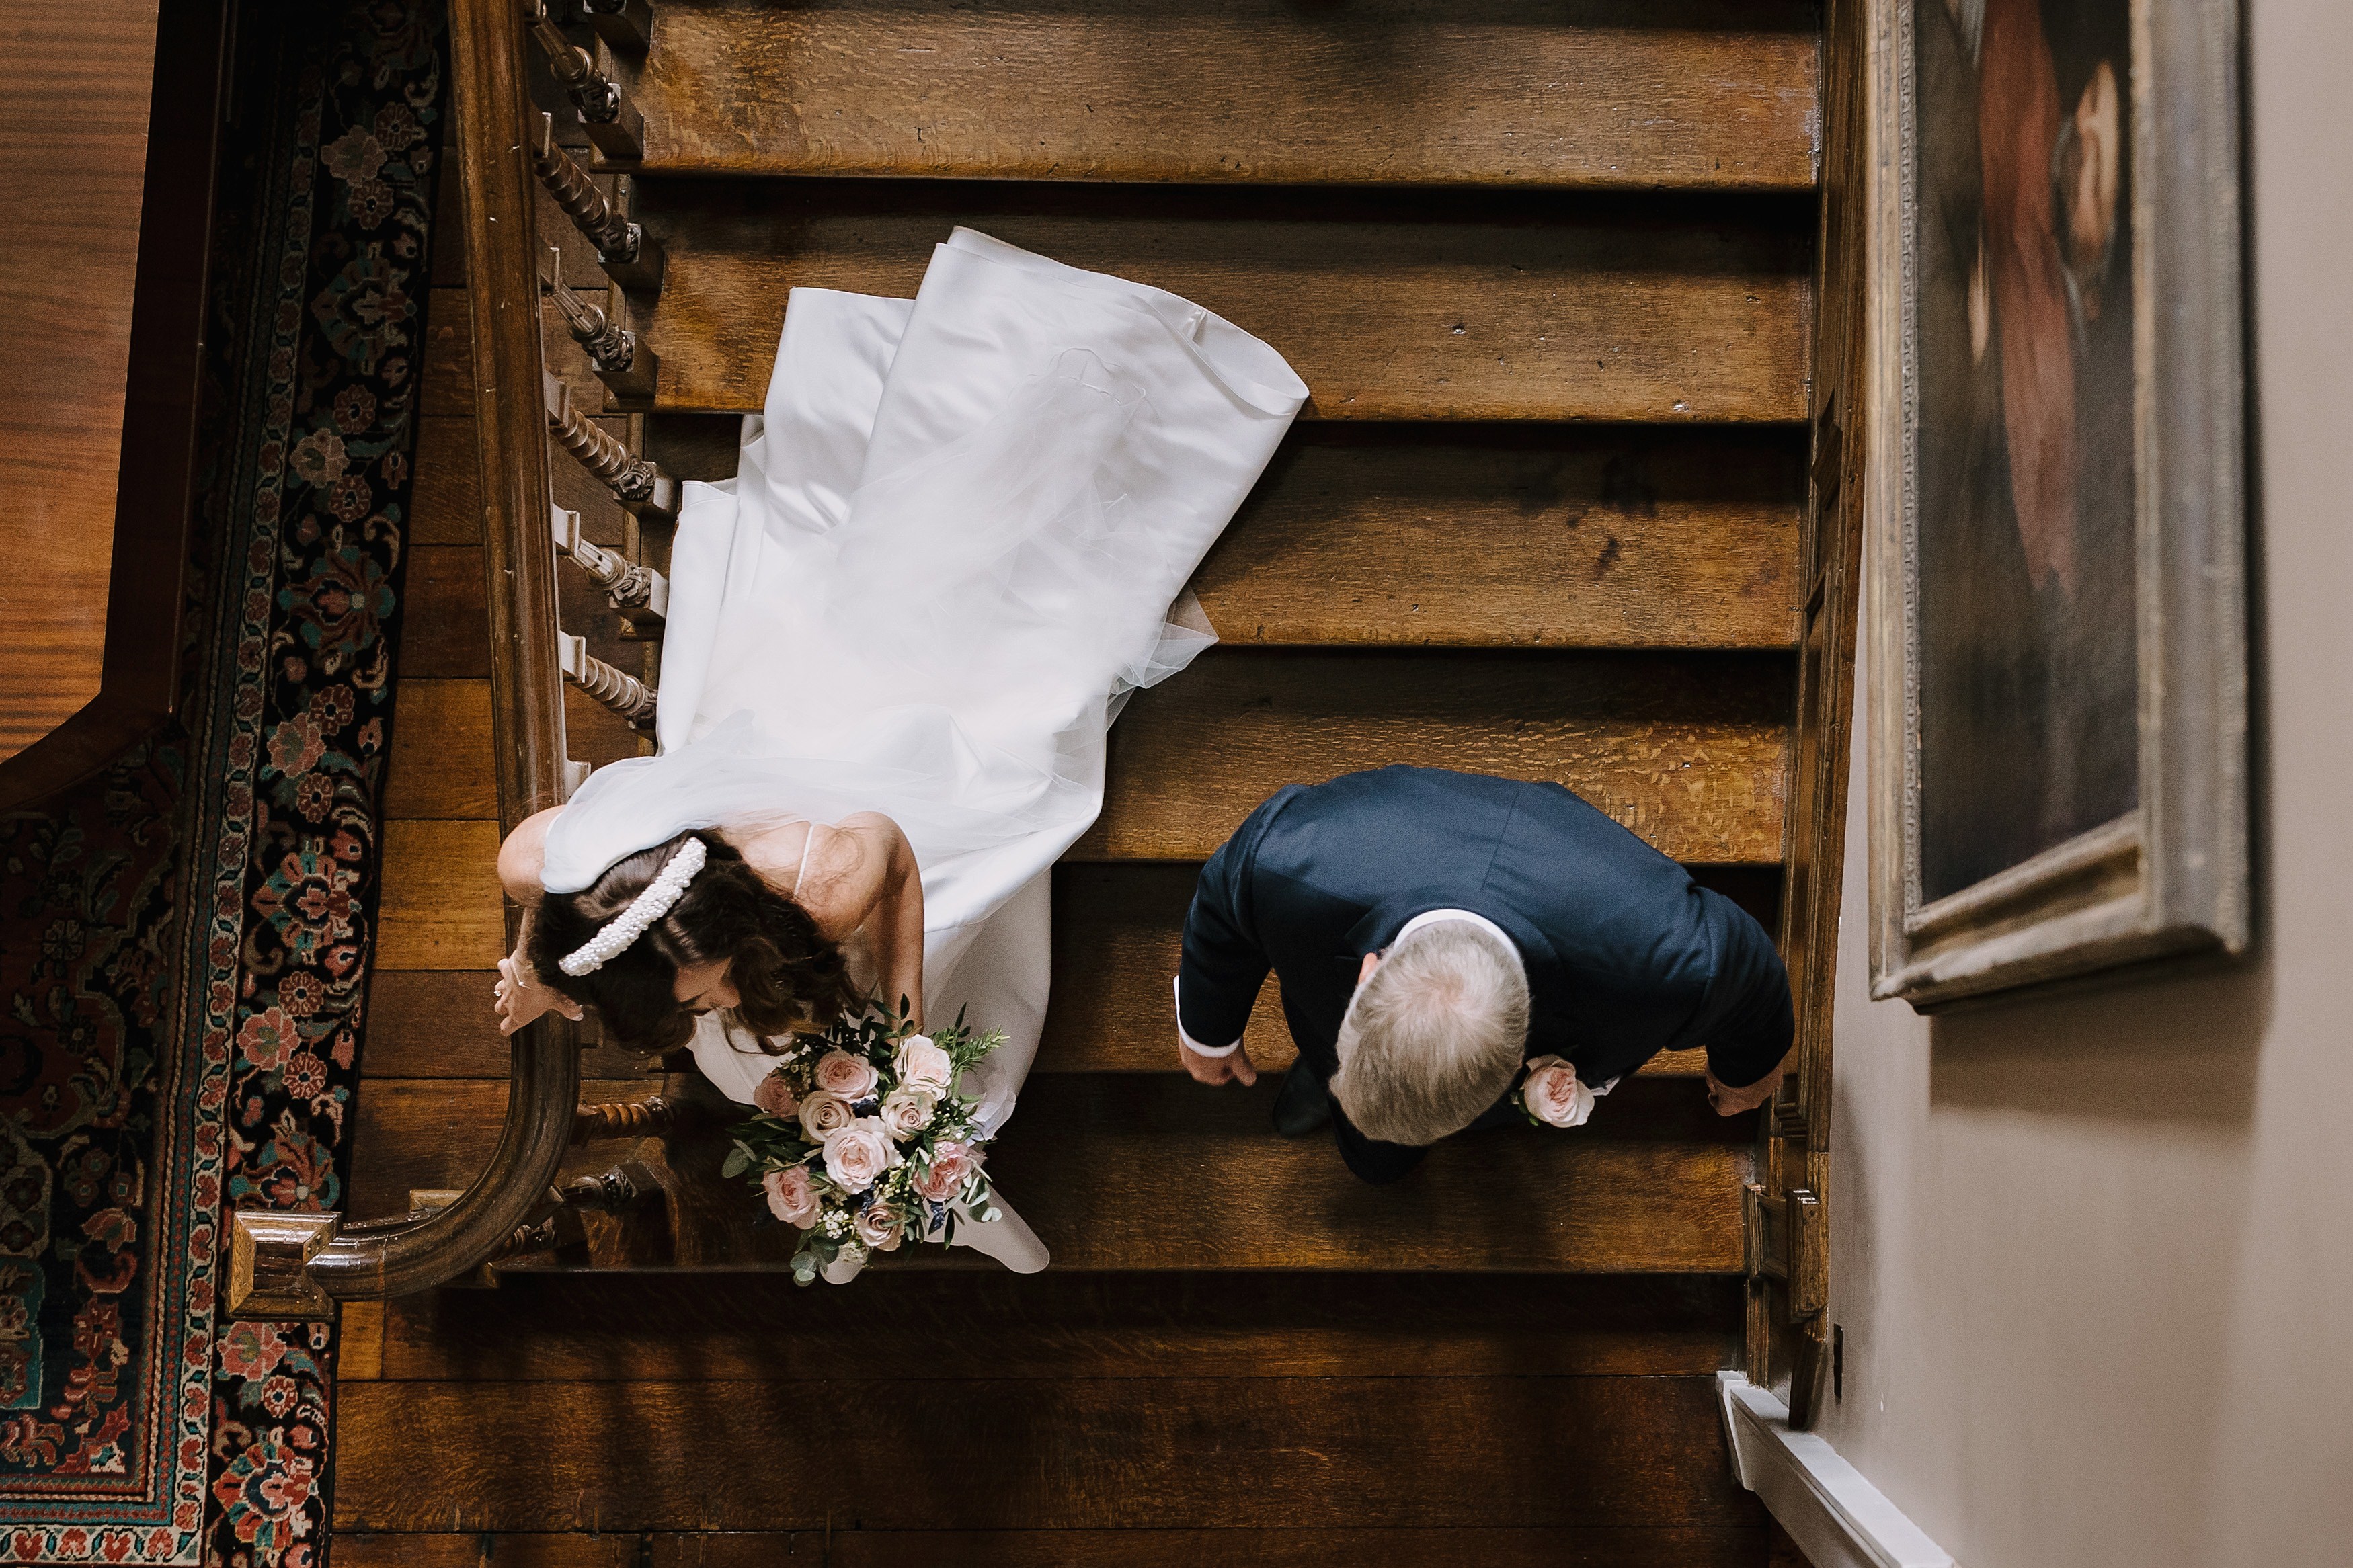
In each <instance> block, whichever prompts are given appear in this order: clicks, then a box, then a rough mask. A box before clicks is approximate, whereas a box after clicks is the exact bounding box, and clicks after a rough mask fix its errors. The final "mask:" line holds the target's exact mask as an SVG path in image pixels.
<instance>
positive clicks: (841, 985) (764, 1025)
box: [524, 833, 860, 1052]
mask: <svg viewBox="0 0 2353 1568" xmlns="http://www.w3.org/2000/svg"><path fill="white" fill-rule="evenodd" d="M689 838H700V839H701V840H702V847H703V853H704V858H703V863H702V870H700V871H697V872H696V873H695V874H694V879H693V880H692V881H691V882H689V883H688V884H687V885H686V891H685V892H684V893H682V894H681V895H680V896H679V900H678V902H676V903H674V904H672V905H671V906H670V911H669V912H668V913H667V914H665V915H663V916H662V918H661V919H659V920H658V921H655V922H654V923H653V924H652V925H650V926H648V927H647V928H646V931H645V933H644V934H643V935H641V936H639V937H638V940H637V941H635V942H631V943H630V944H629V945H628V947H626V948H624V949H622V950H621V951H620V952H617V953H616V954H614V955H613V956H612V957H611V958H608V959H607V960H606V961H605V963H603V965H602V966H600V967H598V968H596V969H593V970H590V971H589V972H588V973H586V974H576V975H575V974H566V973H564V970H563V968H562V964H563V961H564V956H565V954H566V953H568V952H573V951H574V950H575V949H577V948H579V947H580V946H582V945H583V944H584V943H586V942H587V941H588V939H589V938H590V937H593V936H595V935H596V932H597V931H599V930H601V929H602V928H603V926H604V925H605V922H606V921H609V920H611V919H613V918H614V917H615V916H616V915H618V914H619V913H620V912H621V911H622V910H626V909H628V907H629V904H630V902H631V900H635V899H636V898H637V896H638V894H639V893H641V892H643V891H645V889H646V886H647V884H649V883H650V882H651V881H652V880H653V879H655V878H656V877H658V876H659V875H660V874H661V869H662V868H663V867H664V866H667V865H669V864H670V857H671V856H673V855H675V854H677V853H678V851H679V849H680V847H681V846H683V845H684V844H685V843H686V841H687V840H688V839H689ZM524 956H525V957H527V958H528V959H530V960H531V966H532V968H533V969H534V970H536V971H538V973H539V977H540V980H541V982H542V983H543V984H546V985H549V986H552V987H553V988H554V989H555V990H557V991H560V992H562V993H563V994H565V995H566V996H569V997H571V998H572V999H573V1000H574V1001H575V1002H578V1003H580V1004H582V1005H585V1006H590V1007H594V1008H596V1011H597V1013H598V1014H599V1015H600V1016H602V1017H603V1018H604V1020H605V1024H606V1026H607V1028H609V1029H611V1030H612V1032H613V1034H614V1035H615V1037H617V1039H618V1040H619V1042H620V1043H621V1044H622V1045H624V1046H627V1047H629V1048H631V1049H633V1050H638V1051H645V1052H655V1051H668V1050H675V1049H677V1048H678V1047H681V1046H682V1045H684V1044H686V1042H687V1038H688V1037H690V1036H691V1035H692V1034H693V1033H694V1015H693V1014H692V1013H691V1012H690V1011H688V1010H687V1009H686V1008H685V1007H683V1006H681V1005H679V1001H678V994H677V992H676V990H675V987H676V985H677V984H678V973H679V971H680V970H681V969H685V968H689V967H691V966H692V965H695V964H700V963H717V962H719V961H720V960H723V959H724V960H726V961H727V965H728V977H729V978H730V979H731V980H733V982H734V983H735V990H736V992H737V994H739V995H740V996H741V997H742V1002H741V1005H738V1006H736V1007H734V1008H733V1009H731V1010H729V1011H728V1012H727V1013H726V1014H725V1015H724V1017H725V1020H726V1021H727V1022H728V1023H729V1024H730V1025H741V1026H744V1028H746V1029H749V1030H750V1031H751V1032H752V1033H753V1034H754V1035H755V1036H757V1037H759V1039H760V1040H761V1042H762V1044H763V1045H765V1044H766V1043H767V1041H768V1040H769V1038H770V1037H774V1036H780V1035H785V1034H789V1033H791V1032H792V1031H794V1030H797V1029H808V1028H812V1027H822V1026H825V1025H827V1024H829V1023H831V1022H833V1020H834V1019H836V1018H838V1017H839V1016H841V1014H842V1013H843V1012H844V1011H845V1010H846V1009H850V1008H854V1007H856V1006H857V1005H858V1004H859V1001H860V998H859V994H858V989H857V987H856V986H855V985H854V984H851V982H850V978H849V966H848V965H847V964H846V963H844V962H843V961H842V956H841V949H840V947H839V944H837V943H835V942H830V941H828V940H827V938H826V936H825V934H824V933H823V932H821V931H818V927H817V921H814V920H812V919H810V918H809V913H808V911H807V910H804V909H803V908H801V907H800V905H798V904H797V903H795V902H794V901H793V900H790V899H788V898H786V896H785V895H784V894H782V893H779V892H777V891H776V889H773V888H771V887H769V886H768V885H767V884H766V883H765V882H763V881H762V880H760V877H759V873H757V872H755V871H754V870H753V869H752V868H751V867H750V866H749V865H747V864H746V863H745V862H744V857H743V856H742V855H740V854H738V853H736V851H735V849H734V847H733V846H731V845H729V844H728V843H726V842H725V841H724V840H723V839H722V838H720V837H718V835H716V834H713V833H684V834H681V835H680V836H679V837H676V838H673V839H671V840H670V841H669V842H668V843H665V844H657V845H655V846H654V847H652V848H650V849H641V850H639V851H638V853H636V854H635V855H631V856H629V857H628V858H625V859H620V860H616V861H615V862H613V864H612V865H611V866H610V867H608V868H606V871H605V874H604V875H603V876H601V877H599V878H597V879H596V882H595V883H594V884H593V885H591V886H589V887H587V888H586V889H582V890H581V891H579V892H576V893H550V894H548V895H547V896H546V897H545V898H543V900H541V901H540V905H539V908H538V910H536V911H535V912H534V913H533V917H532V922H531V940H530V942H529V943H528V944H527V946H526V950H525V952H524ZM769 1048H770V1049H772V1050H774V1049H776V1048H778V1047H769Z"/></svg>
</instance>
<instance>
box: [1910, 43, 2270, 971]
mask: <svg viewBox="0 0 2353 1568" xmlns="http://www.w3.org/2000/svg"><path fill="white" fill-rule="evenodd" d="M1874 26H1875V29H1876V32H1877V39H1876V42H1877V44H1878V47H1876V48H1875V49H1874V51H1873V57H1874V60H1875V62H1876V64H1875V80H1874V82H1873V92H1874V108H1873V135H1874V137H1875V138H1876V139H1877V140H1876V142H1875V144H1874V151H1875V154H1876V155H1875V156H1874V158H1873V166H1874V168H1875V170H1876V171H1877V174H1876V183H1877V186H1878V188H1877V189H1875V190H1873V192H1871V193H1870V199H1871V200H1872V201H1873V211H1874V221H1873V237H1874V243H1873V264H1872V265H1873V300H1872V308H1871V316H1872V321H1871V331H1872V332H1873V350H1872V367H1873V368H1872V375H1873V387H1872V390H1871V394H1870V395H1871V398H1872V401H1873V418H1872V432H1871V437H1870V438H1871V440H1872V442H1873V451H1872V461H1871V463H1870V465H1869V468H1868V469H1867V471H1868V472H1869V473H1870V474H1871V475H1872V476H1873V486H1874V488H1873V496H1872V507H1871V515H1872V518H1873V536H1872V541H1871V542H1872V546H1873V553H1872V567H1871V578H1870V587H1871V593H1870V596H1869V608H1868V615H1869V621H1868V624H1867V625H1866V626H1865V628H1864V633H1863V635H1864V637H1865V638H1866V646H1867V647H1869V649H1870V655H1869V658H1870V664H1871V670H1872V676H1871V679H1872V688H1873V707H1872V731H1871V758H1872V764H1871V765H1872V775H1873V805H1874V806H1875V808H1876V809H1874V810H1873V813H1872V847H1871V858H1872V894H1873V896H1872V919H1873V951H1872V959H1873V962H1872V990H1873V995H1874V996H1877V997H1883V998H1884V997H1897V996H1900V997H1903V998H1905V999H1906V1000H1908V1001H1910V1002H1911V1003H1913V1005H1915V1006H1917V1007H1921V1008H1924V1009H1926V1008H1931V1007H1935V1006H1937V1005H1944V1004H1947V1003H1951V1002H1955V1001H1957V1000H1960V999H1963V998H1966V997H1971V996H1977V995H1980V994H1987V993H1990V992H1999V991H2007V990H2010V989H2012V988H2015V987H2020V986H2025V985H2033V984H2044V983H2049V982H2053V981H2058V980H2063V979H2069V978H2073V977H2077V976H2082V975H2084V974H2087V973H2092V972H2094V971H2099V970H2105V969H2112V968H2116V967H2119V966H2125V965H2144V964H2148V963H2151V961H2154V960H2158V959H2162V958H2166V957H2168V956H2171V955H2178V954H2183V953H2187V952H2192V951H2197V950H2214V949H2220V950H2222V951H2225V952H2236V951H2238V950H2239V949H2240V948H2242V947H2243V945H2244V944H2245V942H2246V941H2247V938H2248V921H2249V912H2248V910H2249V897H2248V888H2247V826H2246V811H2247V808H2246V756H2247V741H2246V722H2247V718H2246V713H2247V708H2246V660H2247V649H2246V630H2245V622H2246V616H2245V607H2244V595H2245V591H2246V590H2245V573H2244V550H2243V511H2244V501H2243V495H2242V484H2243V479H2242V401H2241V348H2240V332H2241V295H2240V281H2239V279H2240V270H2239V263H2240V239H2239V183H2240V182H2239V173H2240V165H2239V98H2238V93H2239V68H2238V38H2239V26H2238V16H2237V4H2236V0H1880V4H1879V9H1878V14H1877V16H1876V20H1875V24H1874Z"/></svg>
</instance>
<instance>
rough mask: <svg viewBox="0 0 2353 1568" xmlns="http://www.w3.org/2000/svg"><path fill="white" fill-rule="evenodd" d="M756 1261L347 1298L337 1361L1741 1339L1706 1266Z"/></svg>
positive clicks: (1717, 1354)
mask: <svg viewBox="0 0 2353 1568" xmlns="http://www.w3.org/2000/svg"><path fill="white" fill-rule="evenodd" d="M776 1284H777V1282H776V1279H775V1278H774V1277H772V1276H764V1275H760V1274H712V1273H703V1274H696V1275H693V1276H691V1277H687V1276H681V1275H679V1274H674V1273H638V1274H620V1275H609V1276H600V1277H596V1278H593V1279H592V1278H588V1277H586V1276H582V1275H577V1274H571V1275H565V1274H522V1273H517V1274H511V1275H509V1276H508V1277H507V1279H506V1281H505V1282H504V1283H503V1284H502V1285H501V1288H500V1289H498V1290H496V1291H494V1292H491V1293H488V1294H483V1293H479V1292H455V1291H441V1292H436V1293H431V1294H427V1295H421V1296H411V1297H406V1298H403V1299H401V1300H395V1301H389V1302H385V1303H384V1304H383V1306H382V1307H381V1308H380V1309H375V1313H374V1316H372V1317H366V1318H365V1322H366V1323H369V1324H374V1325H375V1327H374V1328H372V1329H371V1328H368V1327H365V1326H364V1323H363V1321H361V1318H362V1316H364V1315H360V1314H354V1312H353V1309H350V1308H346V1309H345V1318H344V1328H345V1332H346V1335H347V1336H348V1337H347V1338H346V1340H345V1342H344V1344H345V1350H344V1352H343V1353H344V1355H345V1357H346V1360H345V1362H344V1365H343V1375H344V1376H346V1377H349V1376H351V1375H352V1371H351V1368H352V1362H351V1360H350V1359H349V1358H351V1357H352V1355H353V1351H354V1349H355V1348H356V1347H357V1346H358V1343H359V1341H360V1340H361V1339H362V1338H363V1336H364V1335H366V1334H369V1333H373V1334H374V1335H375V1338H374V1340H373V1341H372V1342H371V1343H372V1347H373V1360H374V1362H375V1371H374V1372H373V1373H371V1375H374V1376H379V1377H383V1378H387V1379H393V1380H398V1381H403V1382H416V1381H429V1380H435V1379H445V1378H487V1379H494V1380H497V1381H501V1382H504V1381H510V1380H521V1381H529V1382H545V1383H556V1382H575V1381H576V1382H607V1381H623V1380H626V1381H650V1382H710V1381H716V1382H727V1381H733V1380H736V1379H746V1380H753V1379H760V1378H793V1377H809V1378H818V1377H825V1376H828V1375H831V1374H833V1373H838V1372H839V1369H840V1368H841V1367H843V1366H845V1365H848V1364H850V1363H853V1362H855V1361H857V1360H860V1359H861V1358H863V1359H865V1360H867V1361H869V1362H870V1363H873V1364H878V1365H908V1366H915V1365H921V1366H923V1367H925V1368H927V1369H928V1370H929V1371H930V1372H931V1373H932V1374H933V1375H935V1376H956V1377H996V1378H1068V1377H1087V1378H1097V1377H1100V1378H1145V1377H1168V1376H1194V1377H1345V1376H1374V1377H1387V1376H1406V1375H1416V1376H1441V1375H1442V1376H1458V1377H1469V1376H1477V1375H1479V1374H1481V1373H1493V1372H1502V1371H1511V1372H1518V1373H1528V1374H1533V1375H1543V1376H1585V1377H1601V1376H1642V1377H1664V1376H1675V1375H1683V1376H1691V1375H1694V1374H1697V1375H1704V1374H1707V1373H1713V1372H1715V1369H1716V1368H1718V1367H1720V1366H1723V1365H1725V1364H1726V1363H1728V1362H1729V1361H1730V1360H1731V1359H1732V1358H1733V1357H1734V1356H1735V1355H1736V1353H1737V1351H1738V1344H1737V1339H1738V1332H1737V1325H1738V1323H1739V1321H1740V1312H1741V1298H1742V1293H1743V1292H1742V1286H1741V1284H1740V1282H1739V1281H1737V1280H1735V1279H1728V1278H1724V1277H1720V1276H1712V1275H1663V1276H1661V1275H1558V1274H1480V1275H1469V1274H1292V1275H1285V1274H1243V1273H1227V1272H1215V1271H1213V1272H1205V1273H1201V1274H1183V1275H1174V1276H1172V1275H1166V1274H1086V1273H1077V1272H1072V1271H1070V1270H1066V1269H1060V1268H1050V1269H1048V1270H1047V1271H1046V1272H1044V1273H1043V1274H1034V1275H1022V1274H1011V1273H1008V1272H1006V1271H1005V1270H1003V1269H993V1270H990V1271H989V1272H987V1273H947V1272H944V1271H924V1270H915V1269H894V1270H890V1271H881V1270H877V1271H876V1272H874V1273H873V1274H871V1275H870V1276H869V1277H868V1278H866V1279H863V1280H861V1281H860V1287H859V1289H856V1290H825V1291H818V1290H807V1291H801V1290H779V1289H777V1288H776Z"/></svg>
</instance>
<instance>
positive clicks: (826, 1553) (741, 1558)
mask: <svg viewBox="0 0 2353 1568" xmlns="http://www.w3.org/2000/svg"><path fill="white" fill-rule="evenodd" d="M1763 1540H1764V1537H1763V1535H1762V1533H1761V1531H1760V1530H1759V1528H1757V1527H1755V1526H1746V1527H1719V1528H1715V1529H1706V1528H1701V1529H1688V1528H1681V1527H1677V1526H1672V1525H1669V1526H1661V1527H1646V1526H1624V1525H1605V1526H1598V1527H1597V1526H1589V1525H1586V1526H1572V1527H1562V1528H1558V1529H1550V1530H1510V1529H1503V1530H1497V1529H1482V1528H1478V1527H1465V1528H1461V1529H1453V1530H1413V1529H1397V1530H1321V1529H1315V1530H1282V1529H1260V1530H1219V1529H1209V1528H1205V1529H1198V1530H1173V1529H1172V1530H1054V1531H1042V1530H1037V1531H1026V1530H992V1531H978V1530H973V1531H940V1530H905V1531H896V1530H850V1529H847V1528H843V1529H823V1530H809V1531H697V1532H693V1533H667V1532H664V1533H655V1534H650V1535H638V1534H607V1535H589V1534H586V1533H585V1532H575V1533H570V1534H495V1535H494V1534H472V1535H393V1534H363V1533H347V1532H345V1531H343V1530H340V1529H339V1530H338V1531H336V1533H335V1563H336V1565H337V1568H771V1565H773V1564H776V1563H808V1564H810V1565H811V1568H941V1565H942V1564H953V1565H954V1568H1039V1564H1041V1563H1052V1564H1054V1565H1055V1568H1329V1565H1330V1564H1332V1563H1412V1564H1414V1565H1415V1568H1758V1565H1759V1564H1760V1563H1764V1561H1765V1560H1764V1557H1763V1553H1764V1552H1765V1547H1764V1545H1763V1544H1762V1542H1763ZM640 1553H642V1555H641V1554H640ZM1771 1568H1804V1565H1803V1563H1802V1560H1791V1561H1790V1562H1789V1563H1787V1564H1786V1565H1785V1564H1784V1563H1783V1560H1782V1559H1779V1558H1775V1559H1774V1560H1773V1562H1772V1563H1771Z"/></svg>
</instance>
